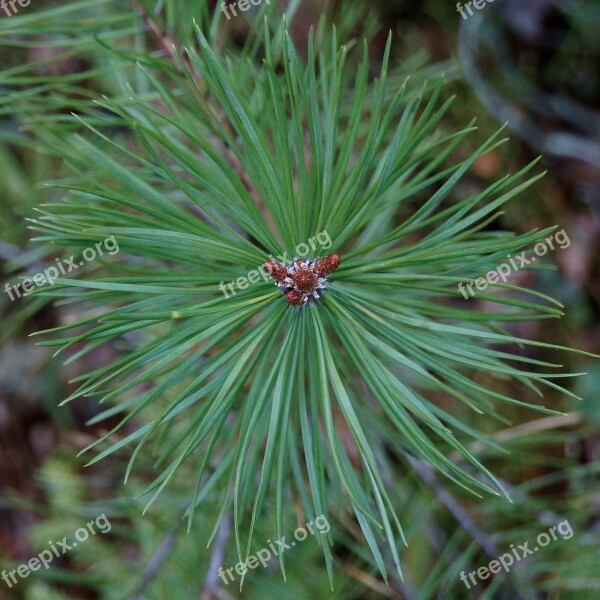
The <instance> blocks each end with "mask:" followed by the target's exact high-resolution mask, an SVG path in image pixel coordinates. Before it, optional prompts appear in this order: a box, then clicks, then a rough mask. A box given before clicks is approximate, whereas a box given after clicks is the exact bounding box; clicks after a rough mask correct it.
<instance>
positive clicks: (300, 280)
mask: <svg viewBox="0 0 600 600" xmlns="http://www.w3.org/2000/svg"><path fill="white" fill-rule="evenodd" d="M292 278H293V280H294V283H295V284H296V287H297V288H298V289H299V290H300V291H301V292H304V293H305V294H312V292H314V291H315V286H316V285H317V275H316V273H313V272H312V271H298V272H297V273H295V274H294V275H293V277H292Z"/></svg>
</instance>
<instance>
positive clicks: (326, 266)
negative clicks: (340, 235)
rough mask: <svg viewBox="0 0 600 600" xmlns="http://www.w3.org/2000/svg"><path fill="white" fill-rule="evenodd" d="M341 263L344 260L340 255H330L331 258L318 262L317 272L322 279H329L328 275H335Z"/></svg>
mask: <svg viewBox="0 0 600 600" xmlns="http://www.w3.org/2000/svg"><path fill="white" fill-rule="evenodd" d="M341 262H342V259H341V258H340V255H339V254H330V255H329V256H326V257H325V258H321V259H319V260H318V261H317V263H316V264H315V271H316V272H317V273H318V274H319V275H320V276H321V277H327V275H330V274H331V273H333V272H334V271H335V270H336V269H337V268H338V267H339V266H340V263H341Z"/></svg>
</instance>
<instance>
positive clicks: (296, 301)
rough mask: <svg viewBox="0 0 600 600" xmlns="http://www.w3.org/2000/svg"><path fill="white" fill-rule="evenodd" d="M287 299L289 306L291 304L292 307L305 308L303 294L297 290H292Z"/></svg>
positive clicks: (286, 296)
mask: <svg viewBox="0 0 600 600" xmlns="http://www.w3.org/2000/svg"><path fill="white" fill-rule="evenodd" d="M285 299H286V300H287V301H288V304H291V305H292V306H303V305H304V300H303V295H302V292H299V291H297V290H290V291H289V292H288V293H287V294H286V295H285Z"/></svg>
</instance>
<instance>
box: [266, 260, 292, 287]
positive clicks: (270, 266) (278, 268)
mask: <svg viewBox="0 0 600 600" xmlns="http://www.w3.org/2000/svg"><path fill="white" fill-rule="evenodd" d="M263 269H264V270H265V272H267V273H268V274H269V275H270V276H271V277H272V278H273V279H274V280H275V281H276V282H277V283H283V280H284V279H285V278H286V277H287V274H288V271H287V267H286V266H285V265H282V264H281V263H278V262H276V261H274V260H273V259H271V260H268V261H267V262H266V263H265V264H264V265H263Z"/></svg>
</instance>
